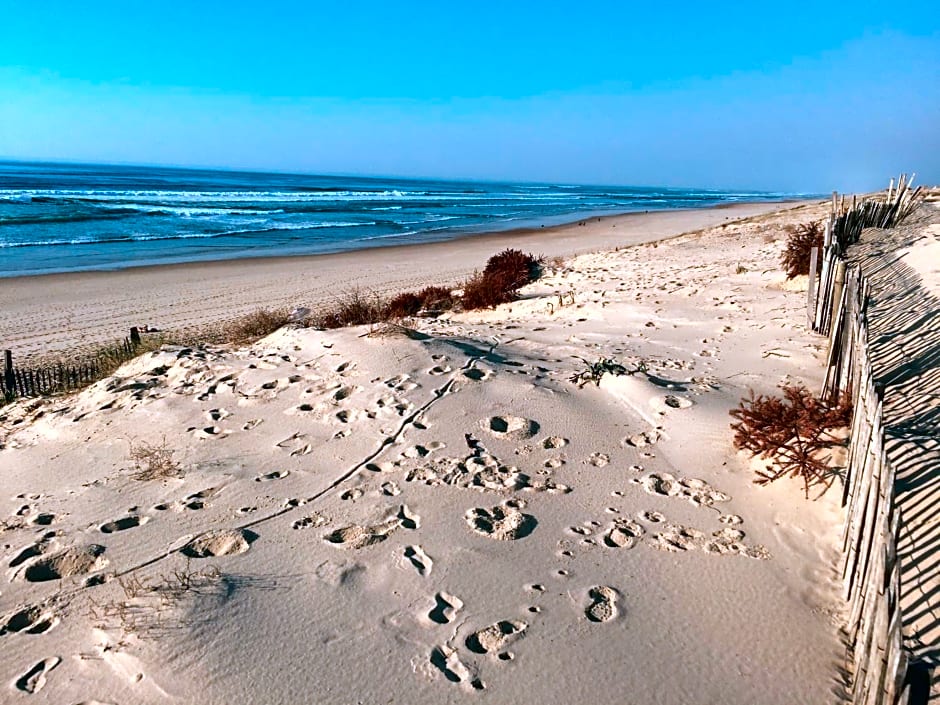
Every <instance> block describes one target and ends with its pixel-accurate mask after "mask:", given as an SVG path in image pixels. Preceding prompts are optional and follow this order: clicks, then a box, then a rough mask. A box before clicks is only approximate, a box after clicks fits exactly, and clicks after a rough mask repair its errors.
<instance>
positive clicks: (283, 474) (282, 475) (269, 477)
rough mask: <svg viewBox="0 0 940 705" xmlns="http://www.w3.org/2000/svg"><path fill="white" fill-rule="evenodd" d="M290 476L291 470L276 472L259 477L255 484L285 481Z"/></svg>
mask: <svg viewBox="0 0 940 705" xmlns="http://www.w3.org/2000/svg"><path fill="white" fill-rule="evenodd" d="M288 475H290V470H275V471H274V472H269V473H266V474H264V475H258V477H256V478H255V482H269V481H270V480H283V479H284V478H285V477H287V476H288Z"/></svg>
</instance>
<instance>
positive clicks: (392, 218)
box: [0, 162, 798, 277]
mask: <svg viewBox="0 0 940 705" xmlns="http://www.w3.org/2000/svg"><path fill="white" fill-rule="evenodd" d="M797 196H798V194H785V193H763V192H758V191H754V192H750V191H734V192H730V191H714V190H704V189H678V188H655V187H622V186H617V187H614V186H581V185H575V184H530V183H526V184H515V183H491V182H480V181H439V180H425V179H397V178H371V177H370V178H366V177H348V176H317V175H301V174H275V173H260V172H245V171H241V172H240V171H221V170H204V169H175V168H163V167H135V166H101V165H79V164H48V163H42V164H40V163H24V162H0V277H10V276H22V275H32V274H47V273H54V272H77V271H87V270H107V269H120V268H125V267H135V266H143V265H155V264H170V263H179V262H196V261H206V260H221V259H239V258H244V257H267V256H282V255H307V254H321V253H328V252H344V251H350V250H357V249H362V248H367V247H382V246H389V245H400V244H405V243H416V242H430V241H436V240H448V239H453V238H457V237H465V236H471V235H473V234H474V233H483V232H493V231H499V230H507V229H512V228H518V227H537V226H540V225H555V224H561V223H565V222H573V221H577V220H580V219H582V218H586V217H590V216H598V215H610V214H616V213H627V212H631V211H651V210H665V209H675V208H703V207H707V206H714V205H718V204H722V203H736V202H743V201H767V200H783V199H787V198H793V197H797Z"/></svg>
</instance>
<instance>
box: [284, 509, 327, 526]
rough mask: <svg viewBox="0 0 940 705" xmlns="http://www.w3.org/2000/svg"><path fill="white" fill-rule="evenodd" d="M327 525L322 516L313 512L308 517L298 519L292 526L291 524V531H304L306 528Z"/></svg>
mask: <svg viewBox="0 0 940 705" xmlns="http://www.w3.org/2000/svg"><path fill="white" fill-rule="evenodd" d="M326 523H327V519H326V517H324V516H323V515H322V514H318V513H316V512H314V513H313V514H311V515H309V516H305V517H303V518H302V519H298V520H297V521H295V522H294V523H293V524H291V528H292V529H306V528H308V527H311V526H312V527H318V526H323V525H324V524H326Z"/></svg>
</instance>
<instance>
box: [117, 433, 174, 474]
mask: <svg viewBox="0 0 940 705" xmlns="http://www.w3.org/2000/svg"><path fill="white" fill-rule="evenodd" d="M173 452H174V451H173V449H172V448H171V447H170V446H169V445H168V444H167V442H166V438H164V439H163V440H162V441H161V442H160V443H159V444H156V443H147V442H146V441H138V442H136V443H131V448H130V453H129V454H128V456H129V457H130V459H131V460H132V461H134V469H135V470H136V472H135V473H134V475H133V478H134V479H135V480H165V479H168V478H171V477H180V476H181V475H182V474H183V468H182V467H181V466H180V464H179V463H178V462H177V461H176V460H175V459H174V458H173Z"/></svg>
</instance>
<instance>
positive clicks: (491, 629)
mask: <svg viewBox="0 0 940 705" xmlns="http://www.w3.org/2000/svg"><path fill="white" fill-rule="evenodd" d="M528 628H529V625H528V624H526V623H525V622H522V621H519V620H508V619H504V620H501V621H499V622H496V623H494V624H491V625H489V626H488V627H484V628H483V629H480V630H478V631H475V632H474V633H473V634H471V635H470V636H468V637H467V640H466V642H465V643H466V645H467V648H468V649H470V651H472V652H474V653H476V654H492V653H496V652H498V651H501V650H502V649H503V648H504V647H506V646H508V645H509V644H511V643H512V642H514V641H515V640H516V639H519V638H520V637H521V636H522V635H523V634H525V631H526V629H528Z"/></svg>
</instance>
